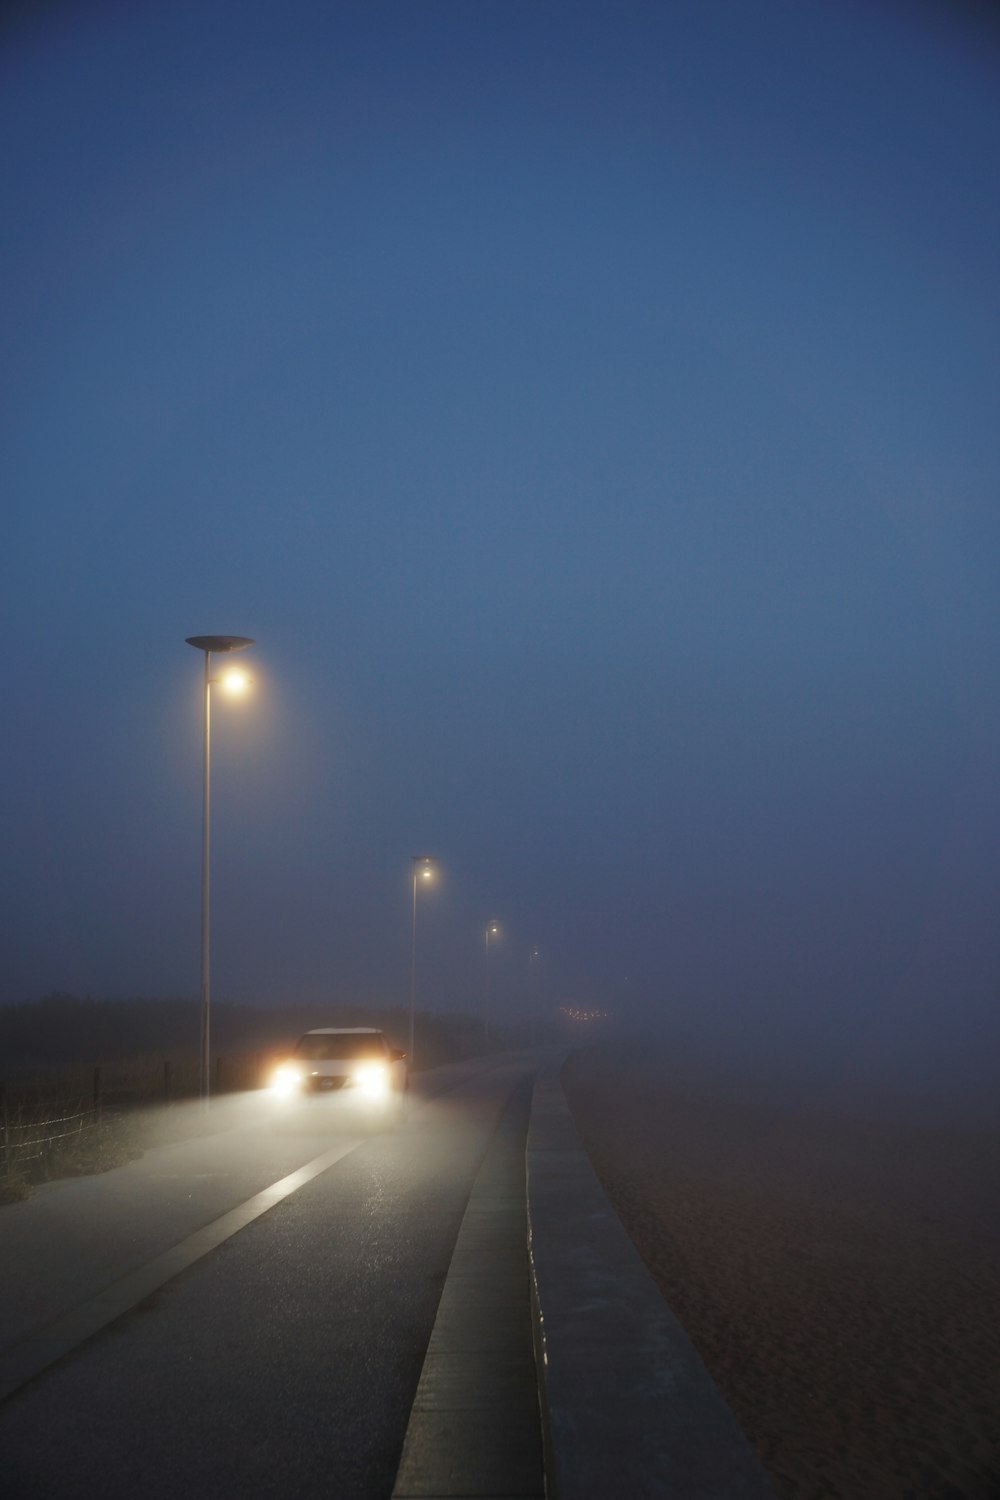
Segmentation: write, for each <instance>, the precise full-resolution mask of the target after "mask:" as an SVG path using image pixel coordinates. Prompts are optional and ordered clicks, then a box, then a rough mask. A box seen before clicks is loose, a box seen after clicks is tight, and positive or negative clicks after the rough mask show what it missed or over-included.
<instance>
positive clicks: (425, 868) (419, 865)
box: [410, 854, 434, 1068]
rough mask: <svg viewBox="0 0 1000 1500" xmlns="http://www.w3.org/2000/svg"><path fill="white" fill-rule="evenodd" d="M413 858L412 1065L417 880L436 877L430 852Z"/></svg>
mask: <svg viewBox="0 0 1000 1500" xmlns="http://www.w3.org/2000/svg"><path fill="white" fill-rule="evenodd" d="M412 860H413V925H412V927H411V928H410V1067H411V1068H412V1067H413V1036H414V1026H415V1021H414V1018H415V1016H416V1012H417V882H418V880H419V882H420V883H421V884H427V883H429V882H430V881H431V880H433V879H434V859H433V857H432V856H431V855H430V854H414V855H413V856H412Z"/></svg>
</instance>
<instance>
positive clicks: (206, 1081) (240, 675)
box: [186, 635, 253, 1109]
mask: <svg viewBox="0 0 1000 1500" xmlns="http://www.w3.org/2000/svg"><path fill="white" fill-rule="evenodd" d="M186 640H187V644H188V645H189V646H194V647H195V649H196V650H197V651H203V652H204V653H205V739H204V749H203V755H202V765H203V778H202V813H201V1050H200V1064H199V1070H198V1092H199V1094H200V1095H201V1100H202V1103H203V1105H204V1107H205V1108H206V1109H207V1108H208V1100H209V1094H210V1093H211V1067H210V1051H209V1011H210V1007H211V982H210V968H209V893H210V888H211V881H210V861H211V836H210V835H211V821H212V819H211V813H212V684H213V683H214V682H221V683H222V684H223V685H224V686H225V687H226V689H227V691H229V692H231V693H242V692H245V691H246V689H247V686H248V685H249V679H248V678H247V675H246V673H245V672H241V671H240V670H239V668H234V669H233V670H232V671H230V672H228V673H227V674H226V676H225V677H224V678H218V677H213V676H212V655H213V653H216V654H218V655H220V656H221V655H226V654H227V653H229V652H232V651H244V650H245V649H246V647H247V646H252V645H253V640H252V639H251V638H250V636H248V635H189V636H187V637H186Z"/></svg>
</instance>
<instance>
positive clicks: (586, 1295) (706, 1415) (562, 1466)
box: [527, 1063, 774, 1500]
mask: <svg viewBox="0 0 1000 1500" xmlns="http://www.w3.org/2000/svg"><path fill="white" fill-rule="evenodd" d="M527 1159H528V1226H529V1249H530V1255H531V1267H532V1281H533V1288H532V1291H533V1297H534V1299H535V1311H536V1317H537V1355H538V1370H539V1388H540V1393H541V1401H542V1418H543V1426H544V1429H545V1441H546V1478H547V1486H548V1493H549V1494H550V1495H552V1496H554V1497H555V1500H610V1497H611V1496H618V1495H621V1496H628V1497H629V1500H646V1497H649V1500H774V1494H773V1491H772V1489H771V1486H770V1483H769V1482H768V1479H767V1477H766V1475H765V1474H764V1471H763V1469H762V1468H761V1466H760V1464H759V1462H758V1460H757V1458H756V1455H755V1454H754V1453H753V1451H752V1449H751V1448H750V1446H749V1444H748V1443H747V1441H746V1439H745V1437H744V1436H743V1433H742V1432H741V1431H740V1428H739V1427H738V1425H737V1423H736V1419H735V1417H734V1416H733V1414H732V1412H731V1411H730V1410H729V1408H728V1406H727V1405H726V1403H725V1402H724V1401H723V1399H722V1397H721V1396H720V1394H719V1392H718V1391H717V1389H716V1387H715V1385H714V1383H713V1381H712V1378H711V1376H710V1375H709V1373H708V1371H707V1370H706V1369H705V1366H704V1365H703V1364H702V1362H701V1360H700V1359H699V1357H698V1355H697V1354H696V1353H695V1350H694V1348H693V1347H692V1345H691V1343H690V1341H689V1339H688V1337H687V1335H686V1334H685V1332H684V1330H683V1328H682V1327H681V1325H680V1324H679V1323H678V1321H677V1319H676V1318H675V1317H674V1315H673V1313H672V1312H671V1311H670V1309H669V1307H668V1306H667V1304H666V1303H665V1302H664V1300H663V1297H662V1296H661V1294H660V1291H659V1289H658V1287H657V1286H656V1284H655V1282H654V1281H653V1279H652V1277H651V1276H650V1274H649V1272H648V1271H647V1270H646V1267H645V1266H644V1265H643V1262H642V1260H641V1259H640V1257H639V1254H638V1252H637V1250H636V1249H635V1246H634V1245H633V1244H632V1241H631V1240H630V1239H629V1237H628V1235H627V1234H626V1233H625V1230H624V1229H623V1228H622V1225H621V1223H620V1221H619V1219H618V1217H617V1215H616V1214H615V1212H614V1209H613V1208H612V1207H611V1204H610V1202H609V1201H608V1198H607V1196H606V1194H605V1193H604V1190H603V1189H602V1187H601V1185H600V1183H599V1182H598V1180H597V1178H596V1176H595V1175H594V1171H593V1168H592V1167H591V1165H590V1161H589V1158H588V1157H587V1154H586V1152H585V1151H584V1149H583V1146H582V1144H581V1142H580V1138H579V1136H578V1134H577V1131H576V1126H575V1125H574V1123H573V1119H572V1116H571V1115H570V1111H569V1106H568V1105H567V1103H566V1099H565V1096H564V1094H563V1091H562V1086H561V1084H560V1082H559V1067H558V1065H557V1064H551V1063H550V1064H547V1065H546V1066H544V1067H543V1069H542V1070H541V1072H540V1073H539V1076H538V1079H537V1081H536V1085H535V1094H534V1101H533V1104H532V1112H531V1124H530V1127H529V1132H528V1149H527Z"/></svg>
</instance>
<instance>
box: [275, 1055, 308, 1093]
mask: <svg viewBox="0 0 1000 1500" xmlns="http://www.w3.org/2000/svg"><path fill="white" fill-rule="evenodd" d="M301 1085H302V1069H301V1068H297V1067H296V1066H295V1064H294V1063H282V1064H281V1066H280V1067H279V1068H275V1070H274V1072H273V1073H272V1074H271V1084H270V1088H271V1093H272V1094H276V1095H277V1097H278V1098H279V1099H287V1098H288V1095H289V1094H294V1093H295V1092H296V1090H297V1089H299V1088H300V1087H301Z"/></svg>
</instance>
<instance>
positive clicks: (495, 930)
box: [483, 922, 500, 1042]
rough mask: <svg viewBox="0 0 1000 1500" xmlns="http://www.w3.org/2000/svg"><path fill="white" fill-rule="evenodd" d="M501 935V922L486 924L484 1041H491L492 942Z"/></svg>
mask: <svg viewBox="0 0 1000 1500" xmlns="http://www.w3.org/2000/svg"><path fill="white" fill-rule="evenodd" d="M499 935H500V924H499V922H487V924H486V972H485V975H484V977H483V1039H484V1040H485V1041H487V1042H488V1041H489V1039H490V940H491V939H492V938H495V937H499Z"/></svg>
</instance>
